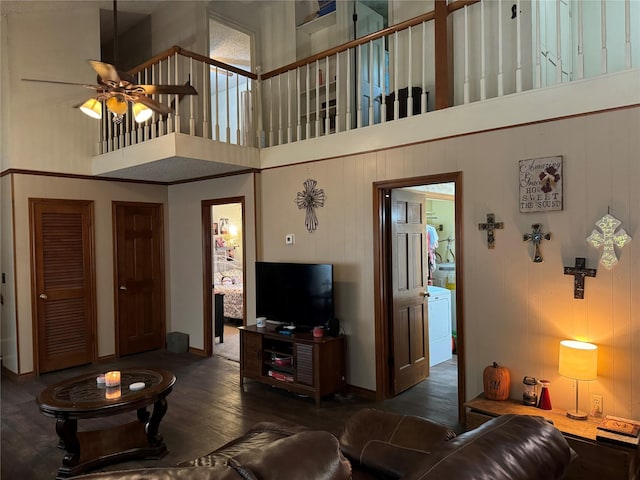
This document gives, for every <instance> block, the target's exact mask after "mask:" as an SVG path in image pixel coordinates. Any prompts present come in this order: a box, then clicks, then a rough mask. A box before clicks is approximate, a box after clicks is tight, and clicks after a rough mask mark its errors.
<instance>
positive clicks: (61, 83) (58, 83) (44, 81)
mask: <svg viewBox="0 0 640 480" xmlns="http://www.w3.org/2000/svg"><path fill="white" fill-rule="evenodd" d="M22 81H23V82H39V83H55V84H57V85H75V86H77V87H86V88H92V89H94V90H104V85H91V84H88V83H74V82H59V81H57V80H37V79H35V78H23V79H22Z"/></svg>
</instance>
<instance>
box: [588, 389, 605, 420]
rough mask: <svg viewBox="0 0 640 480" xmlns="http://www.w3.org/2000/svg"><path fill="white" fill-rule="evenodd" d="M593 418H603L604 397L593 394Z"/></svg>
mask: <svg viewBox="0 0 640 480" xmlns="http://www.w3.org/2000/svg"><path fill="white" fill-rule="evenodd" d="M589 413H590V414H591V415H592V416H593V417H601V416H602V395H594V394H591V411H590V412H589Z"/></svg>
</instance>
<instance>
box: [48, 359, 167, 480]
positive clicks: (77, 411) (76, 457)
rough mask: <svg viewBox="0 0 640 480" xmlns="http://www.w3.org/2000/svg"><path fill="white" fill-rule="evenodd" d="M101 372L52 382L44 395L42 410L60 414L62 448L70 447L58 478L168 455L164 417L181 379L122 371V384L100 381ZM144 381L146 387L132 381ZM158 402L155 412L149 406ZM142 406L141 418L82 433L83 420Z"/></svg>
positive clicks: (150, 371)
mask: <svg viewBox="0 0 640 480" xmlns="http://www.w3.org/2000/svg"><path fill="white" fill-rule="evenodd" d="M97 375H98V374H97V373H93V374H88V375H83V376H80V377H74V378H70V379H68V380H63V381H62V382H59V383H56V384H54V385H50V386H48V387H47V388H45V389H44V390H43V391H42V392H41V393H40V395H38V398H37V402H38V406H39V407H40V411H41V412H42V413H43V414H45V415H47V416H50V417H55V418H56V432H57V433H58V436H59V437H60V443H59V444H58V446H59V447H61V448H64V449H65V450H66V454H65V455H64V457H63V459H62V466H61V467H60V468H59V469H58V475H57V477H56V478H58V479H60V478H67V477H71V476H74V475H78V474H80V473H83V472H85V471H87V470H89V469H92V468H97V467H99V466H102V465H106V464H109V463H114V462H120V461H124V460H130V459H134V458H161V457H163V456H164V455H166V454H167V447H166V445H165V444H164V440H163V438H162V435H160V434H159V433H158V428H159V426H160V420H162V417H164V414H165V413H166V411H167V400H166V397H167V395H169V393H171V390H172V389H173V384H174V383H175V381H176V377H175V376H174V375H173V374H172V373H170V372H168V371H166V370H161V369H157V368H129V369H123V370H121V380H120V387H110V388H107V387H105V386H104V384H98V383H97V382H96V377H97ZM137 382H142V383H144V388H142V389H141V390H136V391H134V390H131V389H130V388H129V385H131V384H133V383H137ZM151 404H153V413H152V414H151V415H150V414H149V412H148V411H147V407H148V406H149V405H151ZM132 410H137V417H138V419H137V420H135V421H133V422H130V423H126V424H124V425H118V426H114V427H110V428H106V429H104V430H92V431H80V432H78V420H80V419H86V418H98V417H109V416H112V415H118V414H121V413H125V412H130V411H132Z"/></svg>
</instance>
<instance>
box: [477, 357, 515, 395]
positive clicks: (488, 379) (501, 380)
mask: <svg viewBox="0 0 640 480" xmlns="http://www.w3.org/2000/svg"><path fill="white" fill-rule="evenodd" d="M482 383H483V384H484V396H485V398H487V399H489V400H507V399H508V398H509V387H510V384H511V374H510V373H509V370H508V369H507V368H506V367H501V366H500V365H498V363H497V362H493V365H489V366H488V367H486V368H485V369H484V372H483V373H482Z"/></svg>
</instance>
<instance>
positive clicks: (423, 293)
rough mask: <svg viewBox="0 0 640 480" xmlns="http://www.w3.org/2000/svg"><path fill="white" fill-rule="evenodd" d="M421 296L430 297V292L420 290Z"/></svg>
mask: <svg viewBox="0 0 640 480" xmlns="http://www.w3.org/2000/svg"><path fill="white" fill-rule="evenodd" d="M422 296H423V297H430V296H431V294H430V293H429V292H422Z"/></svg>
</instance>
